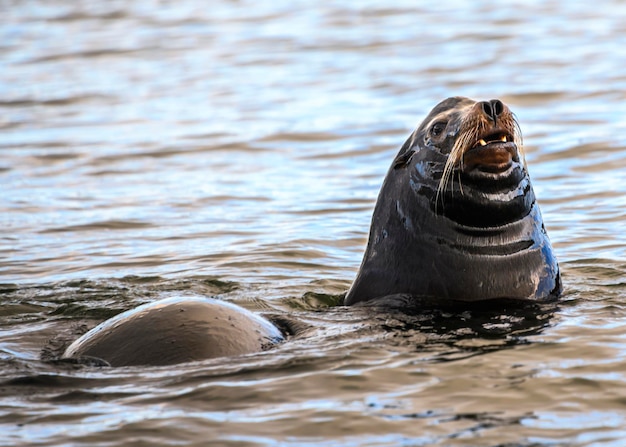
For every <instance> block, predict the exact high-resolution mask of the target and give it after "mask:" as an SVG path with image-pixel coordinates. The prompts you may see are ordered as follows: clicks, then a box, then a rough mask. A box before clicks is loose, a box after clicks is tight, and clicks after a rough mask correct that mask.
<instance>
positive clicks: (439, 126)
mask: <svg viewBox="0 0 626 447" xmlns="http://www.w3.org/2000/svg"><path fill="white" fill-rule="evenodd" d="M447 125H448V122H447V121H437V122H436V123H435V124H433V127H431V128H430V134H431V135H432V136H433V137H438V136H439V135H441V134H442V133H443V131H444V130H446V126H447Z"/></svg>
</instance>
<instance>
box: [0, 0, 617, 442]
mask: <svg viewBox="0 0 626 447" xmlns="http://www.w3.org/2000/svg"><path fill="white" fill-rule="evenodd" d="M414 3H415V2H408V1H406V2H403V1H401V2H395V3H393V5H391V4H390V3H385V2H382V1H368V2H334V1H330V2H324V4H323V5H322V4H320V5H317V4H312V3H310V2H302V1H292V2H269V1H268V2H263V1H261V2H249V1H236V2H235V1H216V2H212V3H211V4H204V3H196V2H193V1H186V0H183V1H178V2H164V1H156V0H140V1H135V2H88V1H75V2H60V1H47V2H43V1H37V0H33V1H28V2H17V1H15V2H11V1H7V2H4V3H2V4H1V5H0V12H1V13H2V17H3V20H2V22H1V23H0V55H1V57H0V136H1V138H0V150H1V153H2V156H1V157H0V191H1V195H0V224H1V226H2V228H3V231H2V234H1V235H0V299H1V304H0V370H1V371H2V372H1V375H2V383H1V384H0V425H2V429H1V430H2V434H3V436H2V437H1V438H2V439H0V445H6V446H26V445H41V446H59V445H72V446H79V445H84V446H113V445H124V446H130V445H137V446H139V445H152V446H156V445H181V444H182V445H198V446H200V445H220V446H269V445H283V446H307V445H310V446H340V445H341V446H344V445H349V446H356V445H359V446H399V445H405V446H425V445H428V446H430V445H437V446H620V445H622V443H623V439H625V438H626V377H625V374H626V338H625V335H624V334H626V323H624V321H625V318H624V317H625V316H626V308H625V305H624V303H625V302H626V281H625V278H626V232H625V231H624V222H625V221H626V182H624V179H625V177H624V172H625V171H626V137H625V136H624V135H626V106H625V104H626V73H625V72H624V67H625V66H626V53H624V50H623V48H624V47H625V45H626V4H625V3H623V2H620V1H618V0H613V1H610V0H606V1H605V0H601V1H599V2H578V1H572V2H557V1H547V2H541V1H524V2H509V3H508V4H499V3H498V4H497V3H495V2H481V1H478V2H472V3H471V4H468V3H466V2H448V3H437V4H425V3H422V2H418V4H417V5H416V4H414ZM453 95H464V96H470V97H472V98H475V99H490V98H496V97H497V98H500V99H502V100H503V101H505V102H506V103H507V104H508V105H509V106H510V107H511V109H512V110H513V111H514V112H515V113H516V115H517V117H518V120H519V121H520V123H521V127H522V130H523V133H524V143H525V150H526V159H527V162H528V164H529V170H530V174H531V177H532V179H533V185H534V188H535V192H536V194H537V196H538V199H539V203H540V205H541V209H542V212H543V217H544V221H545V223H546V227H547V229H548V232H549V234H550V237H551V240H552V242H553V245H554V247H555V250H556V253H557V256H558V258H559V260H560V263H561V269H562V272H563V281H564V285H565V291H564V296H563V299H562V301H561V303H559V305H557V306H548V307H542V308H540V309H537V310H536V311H534V312H520V311H515V310H511V309H497V310H494V312H485V313H477V312H474V313H472V312H462V313H457V314H447V313H433V314H431V315H421V316H413V317H411V316H401V315H392V314H389V315H372V314H369V313H366V312H361V311H357V310H351V309H345V308H342V307H341V306H336V304H337V303H338V302H339V301H340V299H341V296H342V294H343V293H345V291H346V290H347V289H348V287H349V285H350V283H351V281H352V279H353V278H354V275H355V273H356V270H357V268H358V266H359V263H360V261H361V256H362V254H363V250H364V247H365V242H366V238H367V231H368V227H369V220H370V218H371V212H372V209H373V206H374V203H375V200H376V196H377V194H378V190H379V187H380V185H381V183H382V180H383V178H384V175H385V172H386V170H387V169H388V167H389V165H390V163H391V161H392V159H393V157H394V155H395V153H396V152H397V151H398V149H399V147H400V146H401V145H402V143H403V142H404V140H405V139H406V137H407V136H408V135H409V134H410V132H411V131H412V130H413V128H414V127H415V126H416V125H417V124H418V123H419V122H420V121H421V119H422V118H423V117H424V116H425V115H426V114H427V112H428V111H429V110H430V108H431V107H432V106H434V105H435V104H436V103H437V102H439V101H440V100H441V99H443V98H445V97H448V96H453ZM168 296H214V297H217V298H219V299H224V300H228V301H230V302H234V303H237V304H239V305H241V306H244V307H246V308H248V309H251V310H254V311H256V312H260V313H270V314H290V315H293V316H294V317H295V318H297V319H298V320H299V321H301V322H303V323H307V324H310V325H311V328H312V330H311V331H310V332H308V333H307V335H306V336H305V337H302V338H299V339H296V340H292V341H291V342H289V343H286V344H284V345H282V346H281V347H279V348H278V349H276V350H274V351H269V352H264V353H260V354H255V355H250V356H244V357H241V358H236V359H232V360H229V361H228V362H224V361H223V360H211V361H206V362H198V363H193V364H188V365H181V366H177V367H176V368H171V367H163V368H120V369H108V368H97V367H78V366H71V365H65V366H63V365H56V364H51V363H49V362H46V361H45V360H46V359H47V358H49V357H50V356H51V355H53V354H54V352H55V349H59V347H60V346H62V345H63V344H64V343H66V342H67V341H68V340H71V339H73V338H75V337H77V336H78V334H80V333H82V332H84V331H85V330H87V328H89V327H92V326H94V325H95V324H97V323H98V322H100V321H102V320H103V319H105V318H108V317H110V316H112V315H115V314H117V313H119V312H120V311H123V310H126V309H130V308H132V307H135V306H137V305H139V304H141V303H145V302H150V301H153V300H156V299H160V298H165V297H168Z"/></svg>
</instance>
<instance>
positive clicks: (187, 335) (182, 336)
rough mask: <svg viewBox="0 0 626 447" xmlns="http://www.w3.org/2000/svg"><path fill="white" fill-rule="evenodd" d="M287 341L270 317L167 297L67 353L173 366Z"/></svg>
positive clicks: (109, 323) (100, 360)
mask: <svg viewBox="0 0 626 447" xmlns="http://www.w3.org/2000/svg"><path fill="white" fill-rule="evenodd" d="M283 340H284V336H283V334H282V332H281V331H280V330H279V329H278V328H277V327H276V326H274V325H273V324H272V323H270V322H269V321H268V320H266V319H264V318H262V317H260V316H258V315H256V314H253V313H252V312H250V311H248V310H246V309H244V308H242V307H240V306H236V305H234V304H231V303H228V302H225V301H220V300H216V299H210V298H195V297H191V298H189V297H187V298H178V297H177V298H167V299H164V300H160V301H156V302H153V303H148V304H144V305H142V306H139V307H137V308H135V309H131V310H129V311H126V312H123V313H121V314H119V315H117V316H115V317H113V318H111V319H109V320H106V321H105V322H103V323H102V324H100V325H98V326H96V327H95V328H93V329H92V330H90V331H89V332H87V333H86V334H84V335H83V336H82V337H80V338H79V339H78V340H76V341H74V342H73V343H72V344H71V345H70V346H68V348H67V349H66V350H65V352H64V353H63V355H62V358H63V359H78V360H81V359H82V360H83V361H84V362H85V363H91V364H93V363H94V360H95V364H104V365H110V366H133V365H171V364H175V363H182V362H190V361H194V360H204V359H210V358H216V357H230V356H236V355H242V354H249V353H253V352H259V351H263V350H266V349H269V348H270V347H273V346H274V345H275V344H277V343H280V342H281V341H283Z"/></svg>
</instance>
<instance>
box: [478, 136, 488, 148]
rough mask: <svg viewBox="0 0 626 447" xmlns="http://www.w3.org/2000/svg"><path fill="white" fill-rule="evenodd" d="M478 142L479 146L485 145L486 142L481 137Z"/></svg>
mask: <svg viewBox="0 0 626 447" xmlns="http://www.w3.org/2000/svg"><path fill="white" fill-rule="evenodd" d="M478 142H479V143H480V145H481V146H487V142H486V141H485V140H483V139H482V138H481V139H480V140H478Z"/></svg>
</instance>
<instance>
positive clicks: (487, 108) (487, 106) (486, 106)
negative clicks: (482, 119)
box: [480, 101, 493, 118]
mask: <svg viewBox="0 0 626 447" xmlns="http://www.w3.org/2000/svg"><path fill="white" fill-rule="evenodd" d="M480 105H481V106H482V108H483V112H485V115H487V116H488V117H490V118H491V117H492V116H493V109H492V107H491V103H489V102H487V101H481V103H480Z"/></svg>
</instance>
